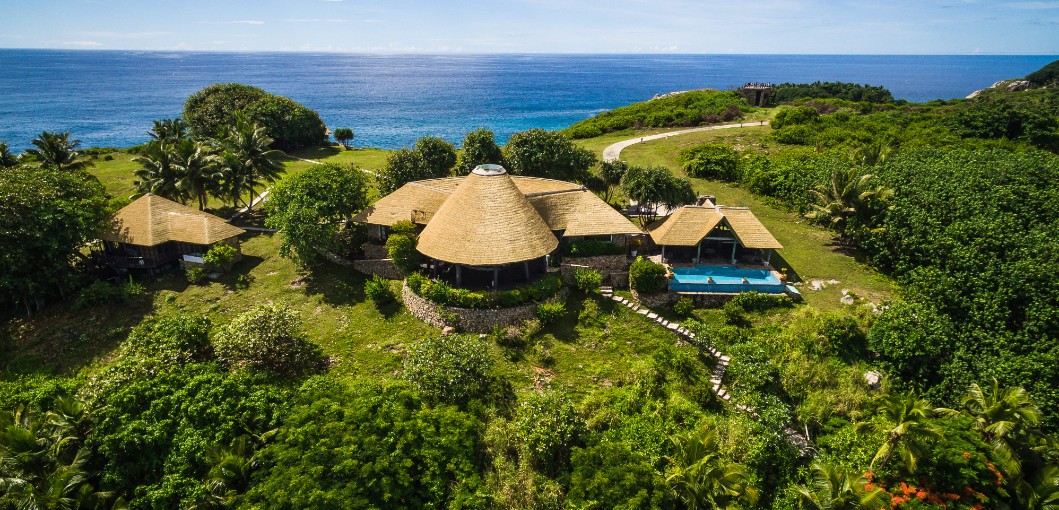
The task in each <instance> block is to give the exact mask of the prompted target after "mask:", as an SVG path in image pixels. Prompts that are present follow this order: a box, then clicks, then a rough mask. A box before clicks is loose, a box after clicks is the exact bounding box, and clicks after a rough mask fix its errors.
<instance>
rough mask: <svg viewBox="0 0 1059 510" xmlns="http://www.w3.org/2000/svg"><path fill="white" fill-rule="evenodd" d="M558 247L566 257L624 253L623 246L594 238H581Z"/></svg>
mask: <svg viewBox="0 0 1059 510" xmlns="http://www.w3.org/2000/svg"><path fill="white" fill-rule="evenodd" d="M560 248H561V249H562V253H563V255H564V256H567V257H598V256H601V255H623V254H624V253H625V247H624V246H619V245H616V244H614V243H612V242H609V241H598V240H595V239H581V240H578V241H573V242H569V243H563V244H562V245H560Z"/></svg>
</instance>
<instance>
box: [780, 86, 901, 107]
mask: <svg viewBox="0 0 1059 510" xmlns="http://www.w3.org/2000/svg"><path fill="white" fill-rule="evenodd" d="M831 98H834V99H843V100H846V101H854V102H860V101H864V102H868V103H892V102H894V96H893V94H891V93H890V91H889V90H886V88H885V87H877V86H872V85H861V84H858V83H845V82H839V81H836V82H830V81H829V82H819V81H818V82H813V83H781V84H779V85H777V86H776V87H775V92H774V93H773V95H772V103H773V104H783V103H790V102H792V101H798V100H805V99H831Z"/></svg>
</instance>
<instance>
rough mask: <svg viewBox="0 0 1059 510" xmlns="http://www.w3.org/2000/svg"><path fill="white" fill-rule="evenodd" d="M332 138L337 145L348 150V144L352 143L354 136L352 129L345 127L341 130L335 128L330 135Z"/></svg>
mask: <svg viewBox="0 0 1059 510" xmlns="http://www.w3.org/2000/svg"><path fill="white" fill-rule="evenodd" d="M332 136H334V137H335V140H336V141H337V142H338V143H340V144H342V147H343V148H346V149H348V148H349V142H352V141H353V137H354V136H355V135H354V133H353V129H351V128H347V127H341V128H336V129H335V132H334V133H333V134H332Z"/></svg>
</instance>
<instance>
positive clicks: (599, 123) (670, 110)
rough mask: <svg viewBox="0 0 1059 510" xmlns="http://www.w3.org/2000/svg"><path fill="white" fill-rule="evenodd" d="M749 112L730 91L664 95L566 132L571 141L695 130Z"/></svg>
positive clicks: (604, 113) (584, 121) (738, 97)
mask: <svg viewBox="0 0 1059 510" xmlns="http://www.w3.org/2000/svg"><path fill="white" fill-rule="evenodd" d="M747 111H750V106H748V105H747V104H746V101H745V100H743V98H742V97H741V96H740V95H739V93H737V92H734V91H727V92H719V91H716V90H694V91H689V92H681V93H677V94H668V95H666V96H663V97H659V98H655V99H652V100H650V101H644V102H641V103H633V104H631V105H628V106H622V107H620V108H615V109H613V110H609V111H606V112H603V113H601V114H599V115H596V116H595V117H592V118H590V119H585V120H583V121H581V122H578V123H576V124H574V125H572V126H570V127H568V128H566V129H565V130H563V131H564V133H566V134H567V135H569V136H570V137H572V138H591V137H594V136H599V135H602V134H604V133H610V132H612V131H621V130H623V129H628V128H645V127H676V126H699V125H703V124H714V123H717V122H727V121H731V120H736V119H739V118H742V116H743V113H744V112H747Z"/></svg>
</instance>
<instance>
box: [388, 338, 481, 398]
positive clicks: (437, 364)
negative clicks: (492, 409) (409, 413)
mask: <svg viewBox="0 0 1059 510" xmlns="http://www.w3.org/2000/svg"><path fill="white" fill-rule="evenodd" d="M492 366H493V365H492V358H491V357H490V356H489V348H488V346H487V345H486V343H485V342H484V341H482V340H479V339H478V337H477V336H470V335H449V336H445V337H434V338H425V339H423V340H419V341H418V342H415V343H414V344H412V345H411V346H410V347H409V348H408V355H407V356H406V357H405V360H404V373H403V377H404V379H405V380H407V381H408V382H409V383H411V384H412V387H414V388H415V389H417V390H418V391H419V392H420V393H421V394H422V395H423V397H424V398H425V399H427V400H429V401H432V402H440V403H444V404H450V405H461V406H462V405H465V404H466V403H467V402H469V401H470V400H474V399H477V398H481V397H483V396H485V395H486V394H487V393H488V392H489V388H490V383H491V381H492Z"/></svg>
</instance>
